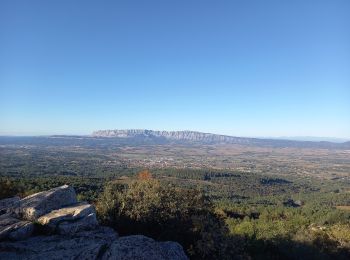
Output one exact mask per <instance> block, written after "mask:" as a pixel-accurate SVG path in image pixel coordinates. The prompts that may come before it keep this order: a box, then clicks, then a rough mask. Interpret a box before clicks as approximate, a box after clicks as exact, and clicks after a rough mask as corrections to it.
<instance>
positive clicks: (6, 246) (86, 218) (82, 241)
mask: <svg viewBox="0 0 350 260" xmlns="http://www.w3.org/2000/svg"><path fill="white" fill-rule="evenodd" d="M39 234H40V235H39ZM0 242H1V243H0V259H33V260H34V259H35V260H37V259H43V260H44V259H45V260H49V259H105V260H108V259H145V260H146V259H147V260H151V259H179V260H185V259H188V258H187V256H186V255H185V253H184V251H183V248H182V246H181V245H180V244H178V243H176V242H172V241H168V242H157V241H155V240H153V239H152V238H149V237H146V236H142V235H134V236H124V237H119V236H118V234H117V233H116V232H115V231H114V230H113V229H111V228H109V227H103V226H100V225H99V224H98V222H97V218H96V212H95V208H94V207H93V206H92V205H90V204H88V203H86V202H78V201H77V198H76V194H75V191H74V189H73V188H72V187H70V186H68V185H63V186H61V187H57V188H54V189H51V190H49V191H44V192H39V193H36V194H33V195H31V196H28V197H26V198H24V199H20V198H18V197H14V198H9V199H4V200H0Z"/></svg>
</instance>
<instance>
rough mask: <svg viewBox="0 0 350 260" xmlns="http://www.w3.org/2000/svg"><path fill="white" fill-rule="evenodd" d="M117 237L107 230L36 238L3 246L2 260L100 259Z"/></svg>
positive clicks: (114, 233) (1, 251)
mask: <svg viewBox="0 0 350 260" xmlns="http://www.w3.org/2000/svg"><path fill="white" fill-rule="evenodd" d="M117 238H118V235H117V233H116V232H114V231H113V229H111V228H107V227H99V228H98V229H96V230H92V231H83V232H79V233H77V234H74V235H70V236H69V235H51V236H34V237H31V238H29V239H27V240H24V241H17V242H2V243H0V259H24V260H34V259H35V260H47V259H65V260H69V259H72V260H73V259H99V258H100V256H101V255H102V254H104V252H105V250H106V248H108V247H109V245H110V244H111V243H112V242H113V241H115V240H116V239H117Z"/></svg>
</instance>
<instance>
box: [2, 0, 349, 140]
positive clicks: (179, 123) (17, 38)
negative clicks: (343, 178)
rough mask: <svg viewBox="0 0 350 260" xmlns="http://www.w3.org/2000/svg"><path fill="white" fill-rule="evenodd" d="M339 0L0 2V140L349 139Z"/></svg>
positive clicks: (344, 15)
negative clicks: (146, 135)
mask: <svg viewBox="0 0 350 260" xmlns="http://www.w3.org/2000/svg"><path fill="white" fill-rule="evenodd" d="M349 13H350V1H348V0H344V1H337V0H329V1H324V0H318V1H314V0H311V1H309V0H293V1H291V0H290V1H287V0H286V1H283V0H279V1H271V0H266V1H261V0H256V1H253V0H245V1H243V0H236V1H233V0H232V1H220V0H218V1H206V0H201V1H192V0H176V1H170V0H169V1H164V0H161V1H153V0H149V1H143V0H140V1H133V0H128V1H88V0H76V1H68V0H60V1H58V0H56V1H55V0H53V1H46V0H45V1H44V0H43V1H35V0H33V1H17V0H3V1H0V135H49V134H90V133H91V132H92V131H94V130H98V129H129V128H137V129H154V130H196V131H202V132H211V133H220V134H228V135H235V136H255V137H258V136H264V137H278V136H326V137H338V138H348V139H350V15H349Z"/></svg>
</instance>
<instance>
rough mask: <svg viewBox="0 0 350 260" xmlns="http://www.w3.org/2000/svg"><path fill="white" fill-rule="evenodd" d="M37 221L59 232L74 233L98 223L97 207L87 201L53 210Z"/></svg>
mask: <svg viewBox="0 0 350 260" xmlns="http://www.w3.org/2000/svg"><path fill="white" fill-rule="evenodd" d="M37 222H38V223H39V224H41V225H43V226H45V227H46V229H47V230H49V231H51V232H54V231H56V232H57V233H59V234H73V233H76V232H78V231H80V230H86V229H92V228H94V227H96V226H97V225H98V222H97V219H96V212H95V208H94V207H93V206H92V205H90V204H88V203H86V202H80V203H77V204H74V205H71V206H68V207H64V208H61V209H57V210H53V211H51V212H50V213H48V214H46V215H43V216H41V217H40V218H38V220H37Z"/></svg>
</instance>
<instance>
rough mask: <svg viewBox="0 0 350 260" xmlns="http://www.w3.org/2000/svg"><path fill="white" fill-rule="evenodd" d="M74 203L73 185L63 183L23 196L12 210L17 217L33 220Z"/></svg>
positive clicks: (75, 200)
mask: <svg viewBox="0 0 350 260" xmlns="http://www.w3.org/2000/svg"><path fill="white" fill-rule="evenodd" d="M74 203H77V197H76V194H75V191H74V189H73V187H71V186H68V185H63V186H60V187H57V188H54V189H51V190H48V191H43V192H39V193H35V194H33V195H30V196H28V197H25V198H24V199H22V200H20V202H19V206H18V207H17V208H16V209H15V210H13V212H14V213H15V214H16V215H17V216H18V217H19V218H22V219H25V220H30V221H35V220H37V219H38V218H39V217H40V216H42V215H44V214H46V213H48V212H50V211H52V210H55V209H59V208H62V207H65V206H68V205H71V204H74Z"/></svg>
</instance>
